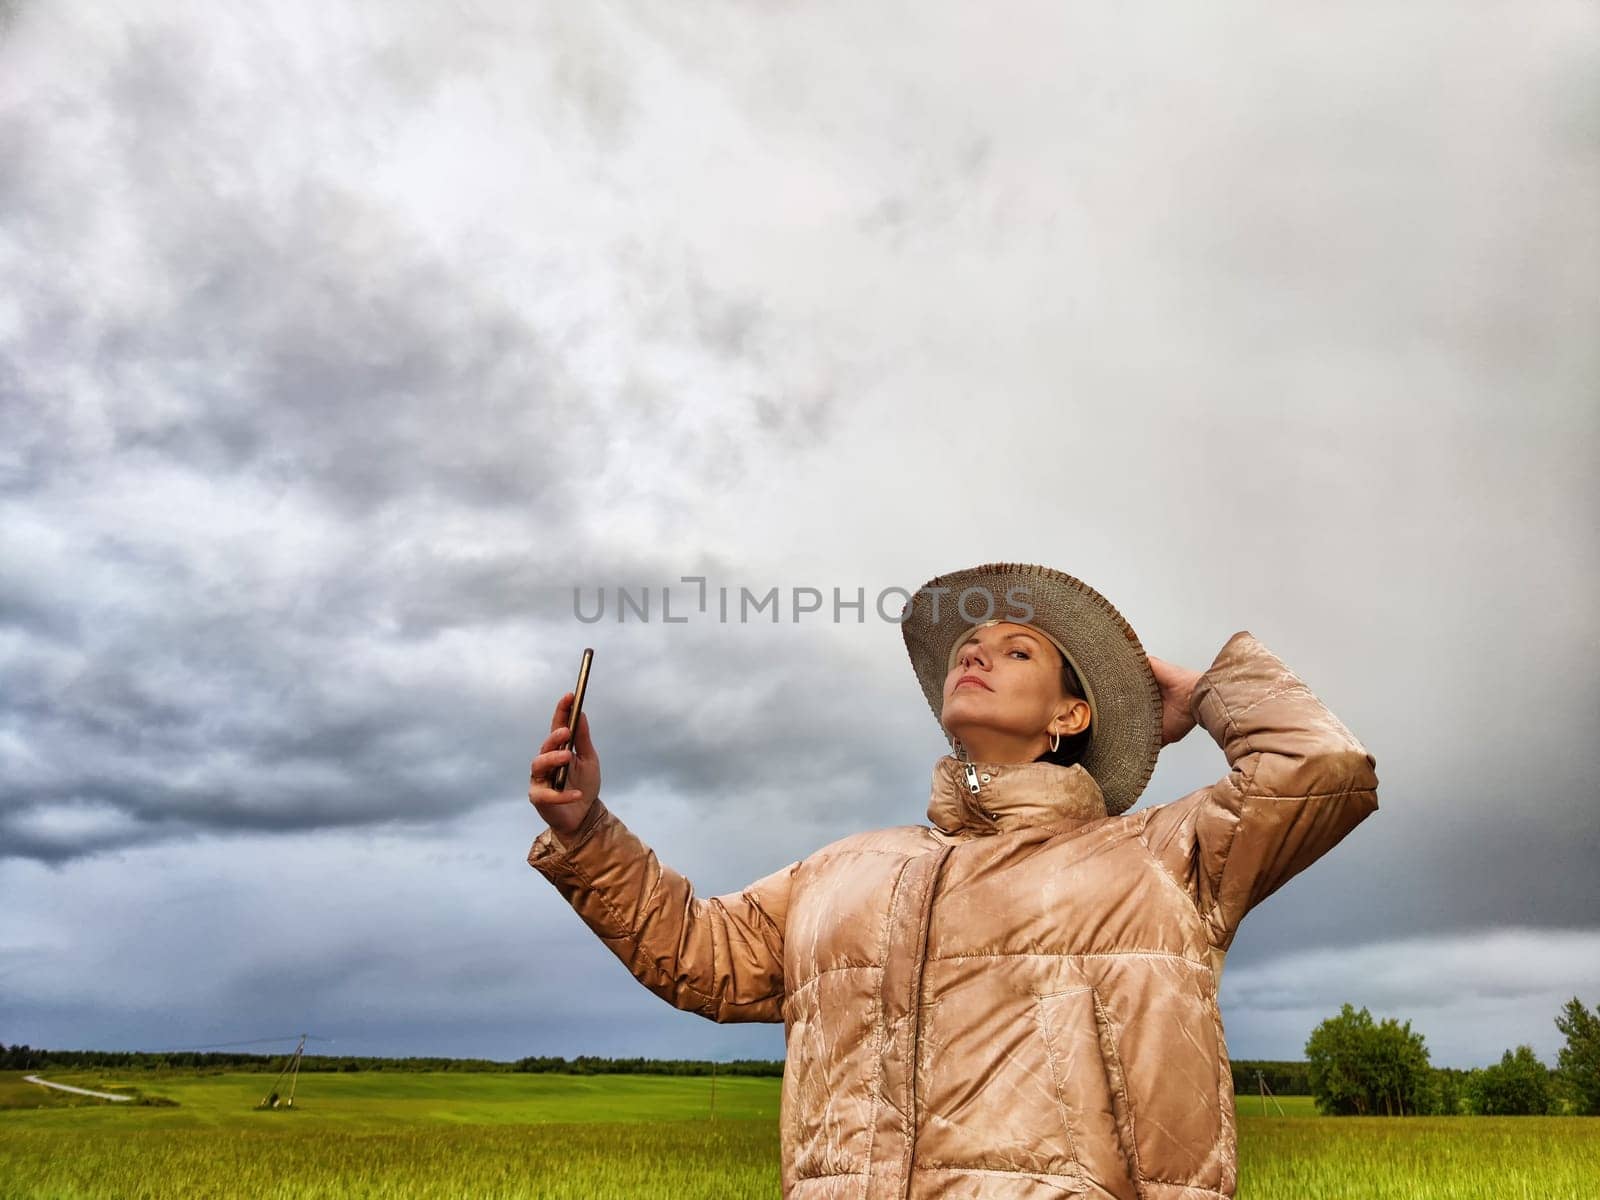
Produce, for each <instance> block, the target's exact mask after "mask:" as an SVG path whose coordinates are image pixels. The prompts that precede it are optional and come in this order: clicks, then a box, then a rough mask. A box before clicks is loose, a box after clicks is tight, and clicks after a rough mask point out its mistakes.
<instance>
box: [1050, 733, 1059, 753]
mask: <svg viewBox="0 0 1600 1200" xmlns="http://www.w3.org/2000/svg"><path fill="white" fill-rule="evenodd" d="M1059 749H1061V735H1060V734H1059V733H1051V735H1050V753H1051V754H1054V753H1055V752H1056V751H1057V750H1059Z"/></svg>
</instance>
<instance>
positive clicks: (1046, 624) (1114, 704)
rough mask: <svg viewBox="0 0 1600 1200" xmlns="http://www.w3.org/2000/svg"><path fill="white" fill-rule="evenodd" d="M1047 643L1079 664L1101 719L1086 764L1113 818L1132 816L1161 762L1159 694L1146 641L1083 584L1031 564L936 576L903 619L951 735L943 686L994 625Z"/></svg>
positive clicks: (920, 678)
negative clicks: (965, 649) (976, 636)
mask: <svg viewBox="0 0 1600 1200" xmlns="http://www.w3.org/2000/svg"><path fill="white" fill-rule="evenodd" d="M997 620H998V621H1014V622H1016V623H1017V624H1019V625H1027V626H1029V627H1031V628H1033V629H1037V630H1038V631H1039V632H1041V633H1043V634H1044V635H1045V636H1046V637H1048V638H1049V639H1050V640H1051V641H1052V642H1054V643H1055V645H1056V649H1058V650H1060V651H1061V653H1062V654H1063V655H1064V656H1065V658H1066V660H1067V661H1068V662H1069V663H1071V664H1072V669H1073V670H1074V671H1076V672H1077V675H1078V679H1079V680H1080V681H1081V682H1082V684H1083V690H1084V696H1085V699H1087V700H1088V701H1089V708H1090V711H1091V712H1092V713H1093V718H1092V721H1091V723H1090V726H1089V743H1088V746H1087V748H1086V749H1085V751H1084V754H1083V758H1082V759H1081V760H1080V761H1081V762H1082V765H1083V767H1084V769H1085V770H1086V771H1088V772H1089V774H1090V775H1092V776H1093V777H1094V780H1095V782H1096V783H1097V784H1099V785H1100V791H1101V794H1102V795H1104V797H1105V801H1106V810H1107V811H1108V812H1110V813H1112V814H1116V813H1121V812H1125V811H1126V810H1127V809H1128V808H1129V807H1130V806H1131V805H1132V804H1133V802H1134V801H1135V800H1137V799H1138V798H1139V794H1140V793H1141V792H1142V791H1144V785H1145V784H1146V783H1148V782H1149V781H1150V774H1151V772H1153V771H1154V770H1155V766H1156V756H1157V755H1158V754H1160V752H1161V688H1160V685H1158V684H1157V683H1156V677H1155V673H1154V672H1153V671H1152V670H1151V669H1150V662H1149V659H1148V658H1147V657H1146V655H1145V652H1144V647H1143V646H1142V645H1141V644H1140V643H1139V637H1138V635H1137V634H1135V633H1134V632H1133V629H1132V627H1130V626H1129V624H1128V622H1127V621H1125V620H1123V618H1122V614H1121V613H1119V612H1118V611H1117V610H1116V609H1115V608H1114V607H1112V605H1111V602H1110V601H1109V600H1107V599H1106V598H1105V597H1104V596H1102V595H1101V594H1100V593H1099V592H1097V591H1095V590H1094V589H1093V588H1092V587H1090V586H1089V585H1088V584H1086V583H1084V582H1083V581H1082V580H1080V579H1074V578H1073V577H1072V576H1071V575H1067V574H1065V573H1063V572H1061V571H1054V570H1051V569H1050V568H1049V567H1041V566H1037V565H1034V564H1032V563H986V564H984V565H983V566H980V567H969V568H967V569H966V570H964V571H954V572H952V573H950V574H948V575H939V576H935V577H934V578H933V579H930V580H928V582H927V583H925V584H923V585H922V586H921V587H920V588H918V589H917V592H916V595H914V596H913V597H912V598H911V601H910V603H908V604H907V605H906V606H905V608H904V609H903V610H902V614H901V623H900V632H901V634H902V635H903V636H904V637H905V642H906V651H907V653H909V654H910V655H911V666H912V668H913V669H914V670H915V671H916V673H917V682H918V683H920V684H921V685H922V692H923V695H925V696H926V697H927V698H928V705H929V707H931V708H932V709H933V716H934V719H935V720H938V721H940V728H941V729H943V728H944V725H943V721H942V719H941V718H942V714H943V712H944V682H945V677H946V676H947V674H948V673H949V670H950V668H951V667H952V666H953V665H954V663H955V652H956V649H957V648H958V647H959V646H960V645H961V643H962V642H964V641H966V639H967V637H968V635H969V634H970V633H971V631H972V630H974V629H976V628H978V627H979V626H981V625H983V624H985V623H987V622H990V621H997Z"/></svg>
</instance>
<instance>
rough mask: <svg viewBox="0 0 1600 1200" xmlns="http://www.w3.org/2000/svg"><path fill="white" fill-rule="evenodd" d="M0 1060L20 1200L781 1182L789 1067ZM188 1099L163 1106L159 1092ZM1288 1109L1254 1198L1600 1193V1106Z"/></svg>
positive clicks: (1247, 1191)
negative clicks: (1543, 1110)
mask: <svg viewBox="0 0 1600 1200" xmlns="http://www.w3.org/2000/svg"><path fill="white" fill-rule="evenodd" d="M45 1075H46V1078H50V1079H54V1080H55V1081H57V1082H60V1083H72V1084H77V1085H78V1086H80V1087H88V1088H93V1089H96V1090H103V1091H112V1092H116V1091H126V1092H128V1093H129V1094H134V1095H137V1096H140V1097H142V1098H144V1099H145V1100H146V1101H147V1103H144V1104H138V1103H135V1104H111V1103H108V1102H104V1101H99V1100H93V1099H89V1098H87V1097H73V1096H68V1095H66V1094H63V1093H51V1092H49V1091H47V1090H46V1089H44V1088H40V1087H38V1086H36V1085H34V1084H30V1083H25V1082H23V1081H22V1078H21V1076H22V1072H0V1196H3V1197H5V1198H6V1200H12V1198H16V1200H158V1198H165V1197H179V1196H181V1197H184V1198H185V1200H188V1198H190V1197H195V1196H205V1197H208V1198H211V1197H215V1198H217V1200H233V1198H239V1200H244V1198H246V1197H248V1198H250V1200H255V1198H258V1197H260V1198H265V1200H312V1198H314V1197H328V1198H330V1200H346V1198H350V1200H354V1198H355V1197H373V1198H380V1200H387V1198H391V1197H392V1198H395V1200H399V1198H401V1197H405V1198H407V1200H410V1198H413V1197H414V1198H417V1200H445V1198H446V1197H448V1198H452V1200H454V1198H456V1197H473V1198H478V1197H482V1198H484V1200H514V1198H515V1200H522V1198H533V1197H538V1198H541V1200H543V1198H549V1200H566V1198H568V1197H571V1198H572V1200H579V1198H582V1200H604V1198H608V1197H642V1198H645V1200H653V1198H655V1197H660V1198H662V1200H666V1198H669V1197H670V1198H671V1200H693V1198H699V1197H705V1198H707V1200H710V1198H712V1197H718V1198H724V1197H725V1198H730V1200H742V1198H743V1197H764V1198H771V1197H775V1196H776V1195H777V1194H778V1133H777V1116H778V1095H779V1082H780V1081H779V1080H776V1079H757V1078H742V1077H727V1078H719V1079H718V1080H717V1082H716V1110H717V1119H716V1120H715V1121H713V1120H711V1119H710V1115H711V1114H710V1106H711V1081H710V1080H709V1079H707V1078H695V1077H665V1076H629V1075H596V1076H571V1075H536V1074H511V1073H507V1074H477V1073H465V1072H463V1073H454V1072H438V1073H430V1074H422V1073H410V1072H400V1071H395V1072H362V1073H351V1074H322V1073H318V1074H310V1075H306V1074H303V1075H301V1077H300V1085H299V1090H298V1094H297V1097H296V1107H295V1108H294V1109H293V1110H291V1111H284V1110H279V1111H276V1112H257V1111H255V1109H254V1107H253V1106H254V1105H255V1104H256V1103H257V1102H258V1101H259V1100H260V1099H261V1097H262V1095H263V1094H265V1092H266V1091H267V1090H268V1089H269V1087H270V1085H271V1082H272V1076H270V1075H261V1074H248V1073H216V1074H209V1073H205V1074H202V1073H182V1074H178V1073H174V1074H163V1073H143V1072H131V1073H129V1074H128V1075H127V1076H124V1077H121V1078H114V1077H110V1076H107V1075H105V1074H103V1073H99V1072H46V1073H45ZM163 1100H165V1101H170V1102H172V1103H170V1104H165V1105H163V1104H161V1103H160V1101H163ZM1280 1103H1281V1104H1282V1106H1283V1111H1284V1114H1285V1115H1283V1116H1279V1115H1277V1109H1276V1108H1274V1107H1272V1106H1271V1105H1270V1102H1269V1106H1268V1111H1269V1113H1271V1114H1272V1115H1270V1116H1262V1115H1261V1108H1262V1106H1261V1101H1260V1098H1259V1097H1255V1096H1244V1097H1241V1098H1240V1100H1239V1114H1240V1115H1239V1125H1240V1132H1239V1176H1240V1186H1239V1192H1238V1195H1239V1197H1240V1200H1346V1198H1348V1200H1520V1198H1522V1197H1527V1198H1528V1200H1533V1198H1535V1197H1537V1198H1538V1200H1580V1198H1581V1200H1592V1198H1593V1197H1595V1196H1600V1118H1584V1117H1408V1118H1399V1119H1390V1118H1376V1117H1373V1118H1354V1117H1341V1118H1324V1117H1319V1116H1317V1115H1316V1110H1315V1108H1314V1107H1313V1106H1312V1104H1311V1102H1310V1100H1309V1098H1307V1097H1302V1096H1289V1097H1283V1098H1282V1099H1281V1101H1280Z"/></svg>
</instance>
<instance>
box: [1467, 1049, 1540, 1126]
mask: <svg viewBox="0 0 1600 1200" xmlns="http://www.w3.org/2000/svg"><path fill="white" fill-rule="evenodd" d="M1468 1097H1469V1101H1470V1103H1471V1105H1472V1111H1473V1112H1475V1113H1481V1114H1482V1115H1483V1116H1486V1117H1525V1116H1543V1115H1544V1114H1545V1113H1548V1112H1549V1111H1550V1098H1551V1097H1550V1071H1549V1069H1548V1068H1546V1066H1545V1065H1544V1064H1543V1063H1542V1062H1540V1061H1539V1058H1538V1056H1537V1055H1536V1054H1534V1052H1533V1047H1532V1046H1518V1047H1517V1048H1516V1050H1514V1051H1513V1050H1507V1051H1506V1052H1505V1053H1504V1054H1503V1055H1501V1056H1500V1061H1499V1062H1498V1063H1496V1064H1495V1065H1494V1066H1490V1067H1485V1068H1484V1069H1483V1070H1482V1071H1480V1072H1478V1073H1477V1074H1476V1075H1475V1076H1474V1077H1473V1079H1472V1082H1471V1083H1470V1084H1469V1087H1468Z"/></svg>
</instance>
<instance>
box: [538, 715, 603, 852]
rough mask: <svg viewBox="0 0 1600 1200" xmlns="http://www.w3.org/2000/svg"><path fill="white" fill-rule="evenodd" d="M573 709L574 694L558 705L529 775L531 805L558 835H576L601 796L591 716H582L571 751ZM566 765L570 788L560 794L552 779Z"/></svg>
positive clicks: (597, 756)
mask: <svg viewBox="0 0 1600 1200" xmlns="http://www.w3.org/2000/svg"><path fill="white" fill-rule="evenodd" d="M571 709H572V693H571V692H568V693H567V694H566V695H564V696H562V697H561V699H560V700H559V701H557V702H556V710H555V713H554V714H553V715H552V716H551V718H550V736H549V737H547V738H545V740H544V742H543V743H542V744H541V745H540V746H539V755H538V757H537V758H535V759H534V760H533V766H532V769H531V770H530V771H529V773H528V802H529V803H530V804H532V805H533V806H534V808H536V809H538V810H539V815H540V816H541V817H543V818H544V819H545V823H546V824H548V825H549V826H550V828H551V829H554V830H555V831H556V833H558V834H563V833H572V832H574V831H575V830H576V829H577V828H578V826H579V825H581V824H582V823H583V818H584V817H585V816H586V815H587V814H588V812H589V808H590V806H591V805H593V804H594V802H595V799H596V798H597V797H598V796H599V795H600V756H599V754H597V753H596V752H595V748H594V742H593V741H591V740H590V738H589V714H588V713H580V714H579V715H578V736H577V739H576V740H575V741H574V742H573V744H572V749H571V750H568V749H567V748H566V745H567V726H566V720H567V713H568V712H570V711H571ZM562 763H566V764H568V765H567V786H566V788H565V790H563V791H560V792H557V791H556V790H555V789H554V788H553V787H551V786H550V782H551V777H552V776H553V775H554V774H555V770H556V768H557V767H559V766H560V765H561V764H562Z"/></svg>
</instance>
